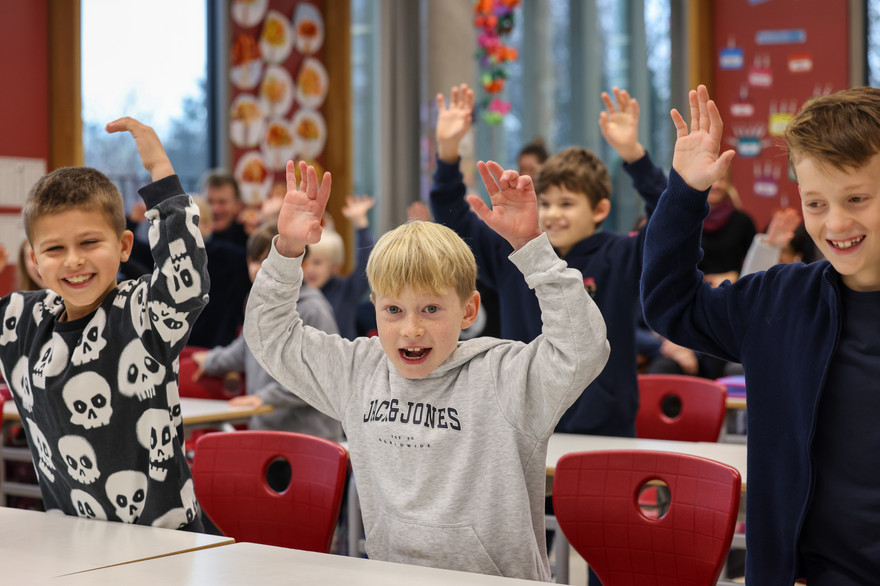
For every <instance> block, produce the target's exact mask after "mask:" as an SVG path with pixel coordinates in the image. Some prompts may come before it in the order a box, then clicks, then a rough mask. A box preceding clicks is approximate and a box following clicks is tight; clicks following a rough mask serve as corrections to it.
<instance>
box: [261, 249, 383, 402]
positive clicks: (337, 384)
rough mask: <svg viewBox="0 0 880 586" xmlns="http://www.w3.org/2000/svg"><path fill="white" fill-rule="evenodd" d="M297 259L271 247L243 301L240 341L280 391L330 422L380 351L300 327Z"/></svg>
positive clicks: (364, 342) (375, 346) (363, 341)
mask: <svg viewBox="0 0 880 586" xmlns="http://www.w3.org/2000/svg"><path fill="white" fill-rule="evenodd" d="M301 286H302V257H301V256H300V257H297V258H287V257H284V256H282V255H281V254H279V253H278V251H277V249H276V248H275V243H274V242H273V243H272V248H271V249H270V251H269V256H268V258H267V259H266V260H265V261H264V262H263V266H262V268H261V269H260V272H259V273H258V274H257V278H256V279H255V280H254V285H253V287H252V288H251V294H250V297H249V298H248V304H247V311H246V314H245V321H244V337H245V340H246V341H247V344H248V347H249V348H250V349H251V352H252V353H253V355H254V357H255V358H256V359H257V362H259V363H260V365H261V366H262V367H263V368H264V369H265V370H266V372H267V373H268V374H269V375H270V376H271V377H273V378H274V379H275V380H277V381H278V382H279V383H280V384H281V386H282V387H284V388H286V389H296V394H297V396H299V397H300V398H302V399H303V400H304V401H306V402H307V403H309V404H310V405H312V406H313V407H315V408H316V409H318V410H320V411H322V412H324V413H326V414H328V415H330V416H331V417H333V418H334V419H342V417H343V414H344V412H345V406H346V405H347V403H348V401H349V399H350V398H351V394H352V392H353V389H354V388H355V387H356V381H355V380H354V379H355V378H356V375H357V373H358V372H359V368H358V366H359V365H363V364H364V363H366V362H367V361H368V360H369V358H368V357H367V355H372V360H373V361H375V360H377V359H378V357H377V356H376V352H378V354H381V353H382V349H381V347H380V346H379V345H378V344H374V343H373V342H371V341H370V340H369V339H368V338H360V339H358V340H355V341H353V342H352V341H349V340H346V339H344V338H342V337H340V336H338V335H330V334H326V333H325V332H322V331H319V330H317V329H315V328H313V327H310V326H306V325H304V324H303V320H302V317H301V316H300V315H299V313H298V312H297V298H298V296H299V291H300V287H301Z"/></svg>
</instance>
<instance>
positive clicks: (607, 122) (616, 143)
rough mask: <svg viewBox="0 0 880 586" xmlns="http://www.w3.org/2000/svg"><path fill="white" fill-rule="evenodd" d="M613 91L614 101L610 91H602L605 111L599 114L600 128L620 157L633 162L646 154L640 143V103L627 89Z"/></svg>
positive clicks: (614, 89) (613, 89)
mask: <svg viewBox="0 0 880 586" xmlns="http://www.w3.org/2000/svg"><path fill="white" fill-rule="evenodd" d="M611 91H612V92H613V93H614V101H612V100H611V96H609V95H608V92H602V102H603V103H604V104H605V111H604V112H602V113H600V114H599V129H600V130H601V131H602V136H603V137H605V140H606V142H608V144H609V145H610V146H611V148H613V149H614V150H615V151H617V154H618V155H620V158H622V159H623V160H624V161H625V162H627V163H632V162H635V161H637V160H639V159H641V158H642V157H643V156H645V148H644V147H643V146H642V145H641V143H639V115H640V110H639V103H638V102H637V101H636V99H635V98H633V97H630V95H629V92H627V91H626V90H622V89H618V88H616V87H614V88H611ZM615 101H616V102H617V105H615Z"/></svg>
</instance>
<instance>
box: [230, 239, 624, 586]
mask: <svg viewBox="0 0 880 586" xmlns="http://www.w3.org/2000/svg"><path fill="white" fill-rule="evenodd" d="M510 260H511V261H512V262H513V263H514V264H515V265H516V266H517V267H519V269H520V270H521V271H522V272H523V274H524V275H525V278H526V280H527V282H528V284H529V286H530V287H532V288H534V289H535V292H536V294H537V296H538V299H539V302H540V305H541V311H542V319H543V323H544V327H543V333H542V334H541V335H540V336H539V337H538V338H536V339H535V340H534V341H532V342H531V343H529V344H524V343H522V342H513V341H507V340H498V339H494V338H475V339H472V340H468V341H465V342H460V343H459V346H458V348H457V349H456V350H455V351H454V352H453V353H452V355H451V356H449V358H448V359H447V360H446V361H445V362H444V363H443V364H441V365H440V366H439V367H438V368H437V369H435V370H434V371H433V372H432V373H431V374H430V375H428V376H427V377H425V378H423V379H407V378H404V377H402V376H401V375H400V374H399V373H398V372H397V370H396V369H395V368H394V366H393V365H392V363H391V361H390V360H388V358H387V357H386V355H385V353H384V352H383V350H382V347H381V345H380V343H379V339H378V338H358V339H356V340H354V341H349V340H345V339H342V338H340V337H338V336H328V335H326V334H324V333H323V332H319V331H317V330H315V329H313V328H310V327H307V326H306V327H304V326H303V324H302V320H301V319H300V317H299V315H298V314H297V313H296V300H297V290H298V288H299V285H300V283H301V281H302V271H301V269H300V263H301V259H300V258H285V257H283V256H281V255H280V254H279V253H278V252H277V250H276V249H275V248H274V245H273V248H272V250H271V252H270V253H269V257H268V259H267V260H266V261H265V262H264V263H263V267H262V269H261V270H260V273H259V274H258V275H257V278H256V280H255V282H254V286H253V288H252V290H251V295H250V299H249V301H248V307H247V316H246V319H245V326H244V334H245V339H246V340H247V343H248V345H249V346H250V348H251V349H252V351H253V353H254V356H255V357H256V358H257V360H259V361H260V363H261V364H262V365H263V366H264V367H265V368H266V370H267V371H268V372H269V373H270V374H271V375H272V376H274V377H275V378H276V379H278V380H279V381H280V382H281V383H282V384H284V385H285V386H288V387H292V388H296V389H297V393H298V394H299V396H300V397H302V398H303V399H304V400H306V401H308V402H309V403H311V404H312V405H314V406H315V407H317V408H318V409H320V410H321V411H324V412H325V413H327V414H328V415H330V416H331V417H334V418H336V419H339V420H340V421H342V426H343V429H344V430H345V433H346V436H347V437H348V443H349V451H350V456H351V463H352V468H353V471H354V475H355V479H356V481H357V487H358V495H359V497H360V501H361V508H362V513H363V518H364V529H365V531H366V536H367V540H366V550H367V554H368V555H369V556H370V557H371V558H374V559H380V560H386V561H393V562H402V563H409V564H416V565H423V566H433V567H437V568H447V569H453V570H461V571H470V572H481V573H485V574H495V575H504V576H509V577H515V578H524V579H532V580H544V581H549V580H550V567H549V563H548V560H547V551H546V540H545V535H544V491H545V476H546V464H545V459H546V452H547V441H548V440H549V438H550V435H551V434H552V433H553V429H554V427H555V425H556V423H557V422H558V421H559V418H560V417H561V416H562V414H563V413H564V412H565V410H566V409H567V408H568V406H569V405H571V404H572V402H574V400H575V399H577V397H578V396H579V395H580V394H581V392H582V391H583V389H584V388H585V387H586V386H587V385H588V384H589V383H590V382H591V381H592V380H593V379H594V378H595V377H596V376H597V375H598V374H599V372H600V371H601V370H602V368H603V367H604V365H605V362H606V361H607V359H608V353H609V348H608V343H607V341H606V339H605V323H604V321H603V320H602V316H601V314H600V313H599V310H598V309H597V308H596V305H595V304H594V303H593V301H592V300H591V299H590V297H589V295H588V294H587V293H586V291H585V290H584V285H583V277H582V276H581V274H580V273H579V272H578V271H576V270H573V269H569V268H567V266H566V264H565V262H564V261H562V260H560V259H559V257H558V256H557V255H556V253H555V252H554V251H553V249H552V247H551V246H550V243H549V241H548V240H547V237H546V235H542V236H540V237H539V238H536V239H535V240H533V241H531V242H529V243H528V244H527V245H526V246H524V247H523V248H521V249H520V250H518V251H516V252H514V253H513V254H511V255H510Z"/></svg>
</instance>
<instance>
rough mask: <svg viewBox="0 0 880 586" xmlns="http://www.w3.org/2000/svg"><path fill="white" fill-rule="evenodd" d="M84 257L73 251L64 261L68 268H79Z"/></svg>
mask: <svg viewBox="0 0 880 586" xmlns="http://www.w3.org/2000/svg"><path fill="white" fill-rule="evenodd" d="M82 261H83V257H82V255H81V254H80V253H79V251H77V250H71V251H70V252H68V253H67V257H66V258H65V259H64V264H65V265H67V266H68V267H77V266H79V265H80V264H82Z"/></svg>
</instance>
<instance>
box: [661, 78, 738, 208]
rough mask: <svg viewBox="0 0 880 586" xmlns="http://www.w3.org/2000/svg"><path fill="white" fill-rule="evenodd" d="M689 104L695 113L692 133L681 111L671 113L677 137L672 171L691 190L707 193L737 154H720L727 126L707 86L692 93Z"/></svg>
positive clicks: (692, 119)
mask: <svg viewBox="0 0 880 586" xmlns="http://www.w3.org/2000/svg"><path fill="white" fill-rule="evenodd" d="M688 102H689V105H690V110H691V126H690V130H688V125H687V124H685V121H684V119H683V118H682V117H681V114H679V113H678V110H675V109H673V110H672V113H671V115H672V122H673V124H675V130H676V136H677V138H676V140H675V152H674V153H673V155H672V168H673V169H675V171H676V172H677V173H678V174H679V175H680V176H681V178H682V179H684V181H685V183H687V184H688V185H689V186H690V187H691V188H693V189H696V190H697V191H706V190H707V189H709V187H711V186H712V184H713V183H715V181H717V180H718V179H721V178H722V177H723V176H724V173H725V172H726V171H727V168H728V167H729V166H730V161H731V160H732V159H733V155H734V151H732V150H728V151H725V152H723V153H721V154H719V152H720V150H721V132H722V129H723V126H724V125H723V123H722V122H721V113H720V112H719V111H718V106H716V105H715V102H713V101H712V100H710V99H709V91H708V90H707V89H706V86H704V85H701V86H699V87H698V88H697V89H696V90H691V91H690V93H689V94H688Z"/></svg>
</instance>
